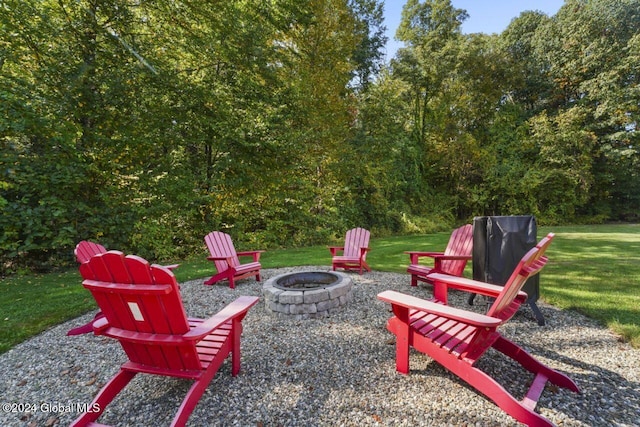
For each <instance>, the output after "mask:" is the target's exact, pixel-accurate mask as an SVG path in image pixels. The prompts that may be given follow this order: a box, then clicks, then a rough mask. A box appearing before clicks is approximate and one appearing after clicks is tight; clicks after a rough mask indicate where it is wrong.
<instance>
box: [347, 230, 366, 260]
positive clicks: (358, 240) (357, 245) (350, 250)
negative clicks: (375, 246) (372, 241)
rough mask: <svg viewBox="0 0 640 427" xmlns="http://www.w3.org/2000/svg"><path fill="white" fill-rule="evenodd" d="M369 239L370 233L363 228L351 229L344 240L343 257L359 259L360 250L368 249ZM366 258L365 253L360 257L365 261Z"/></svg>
mask: <svg viewBox="0 0 640 427" xmlns="http://www.w3.org/2000/svg"><path fill="white" fill-rule="evenodd" d="M370 237H371V233H370V232H369V230H365V229H364V228H360V227H357V228H352V229H351V230H349V231H347V234H346V236H345V240H344V252H343V256H345V257H354V258H359V257H360V252H361V250H360V249H361V248H368V247H369V238H370ZM366 258H367V253H366V252H365V253H364V254H363V255H362V259H363V260H365V259H366Z"/></svg>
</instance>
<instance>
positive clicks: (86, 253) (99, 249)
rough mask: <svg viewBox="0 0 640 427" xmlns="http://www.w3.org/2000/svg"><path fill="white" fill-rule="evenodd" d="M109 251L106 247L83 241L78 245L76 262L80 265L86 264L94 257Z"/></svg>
mask: <svg viewBox="0 0 640 427" xmlns="http://www.w3.org/2000/svg"><path fill="white" fill-rule="evenodd" d="M106 251H107V250H106V249H105V247H104V246H102V245H101V244H99V243H94V242H89V241H87V240H83V241H81V242H80V243H78V244H77V245H76V248H75V250H74V251H73V253H74V254H75V256H76V260H77V261H78V263H80V264H84V263H85V262H87V261H89V260H90V259H91V257H92V256H94V255H97V254H102V253H105V252H106Z"/></svg>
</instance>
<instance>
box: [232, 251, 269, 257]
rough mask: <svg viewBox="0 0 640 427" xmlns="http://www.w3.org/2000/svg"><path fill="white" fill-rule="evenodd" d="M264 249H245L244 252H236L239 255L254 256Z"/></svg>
mask: <svg viewBox="0 0 640 427" xmlns="http://www.w3.org/2000/svg"><path fill="white" fill-rule="evenodd" d="M263 252H264V251H243V252H236V255H238V256H253V255H255V254H261V253H263Z"/></svg>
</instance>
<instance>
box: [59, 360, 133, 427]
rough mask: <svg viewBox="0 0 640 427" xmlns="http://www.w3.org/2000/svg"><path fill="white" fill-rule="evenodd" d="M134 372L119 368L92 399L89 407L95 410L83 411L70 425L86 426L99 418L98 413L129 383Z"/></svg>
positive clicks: (76, 426) (72, 426)
mask: <svg viewBox="0 0 640 427" xmlns="http://www.w3.org/2000/svg"><path fill="white" fill-rule="evenodd" d="M136 374H137V372H132V371H125V370H120V372H118V373H117V374H116V375H115V376H114V377H113V378H111V380H109V382H108V383H107V384H106V385H105V386H104V387H102V390H100V391H99V392H98V395H97V396H96V397H95V398H94V399H93V402H91V406H90V407H89V409H90V410H95V412H85V413H84V414H82V415H81V416H79V417H78V418H77V419H76V420H75V421H74V422H73V423H72V424H71V427H81V426H86V425H87V424H89V423H92V422H94V421H96V420H97V419H98V418H100V415H102V413H103V412H104V410H105V408H106V407H107V405H108V404H109V403H111V402H112V401H113V399H115V397H116V396H117V395H118V393H120V392H121V391H122V389H123V388H125V387H126V385H127V384H129V381H131V380H132V379H133V377H135V376H136Z"/></svg>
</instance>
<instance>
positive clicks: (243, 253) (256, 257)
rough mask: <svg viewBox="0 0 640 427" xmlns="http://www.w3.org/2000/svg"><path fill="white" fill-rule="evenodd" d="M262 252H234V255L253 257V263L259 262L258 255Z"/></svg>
mask: <svg viewBox="0 0 640 427" xmlns="http://www.w3.org/2000/svg"><path fill="white" fill-rule="evenodd" d="M263 252H264V251H243V252H236V255H238V256H239V257H240V256H251V257H253V261H254V262H257V261H260V254H261V253H263Z"/></svg>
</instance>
